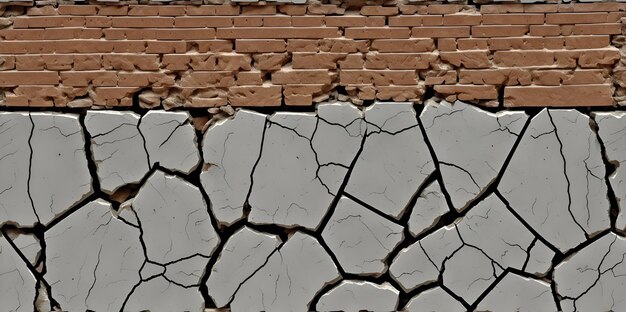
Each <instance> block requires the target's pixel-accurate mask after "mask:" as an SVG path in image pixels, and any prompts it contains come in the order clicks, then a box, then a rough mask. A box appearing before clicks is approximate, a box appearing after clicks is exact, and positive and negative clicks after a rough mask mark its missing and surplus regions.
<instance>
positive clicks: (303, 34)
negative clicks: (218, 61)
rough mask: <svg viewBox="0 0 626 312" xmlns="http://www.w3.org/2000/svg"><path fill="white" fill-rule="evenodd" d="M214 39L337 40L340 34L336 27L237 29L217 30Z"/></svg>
mask: <svg viewBox="0 0 626 312" xmlns="http://www.w3.org/2000/svg"><path fill="white" fill-rule="evenodd" d="M216 37H217V38H221V39H279V38H280V39H288V38H298V39H311V38H337V37H340V34H339V29H338V28H337V27H306V28H291V27H263V28H254V27H250V28H248V27H239V28H218V29H217V35H216Z"/></svg>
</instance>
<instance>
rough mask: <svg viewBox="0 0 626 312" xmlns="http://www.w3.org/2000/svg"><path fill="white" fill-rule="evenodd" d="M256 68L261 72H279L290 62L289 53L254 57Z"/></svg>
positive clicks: (263, 54) (265, 54)
mask: <svg viewBox="0 0 626 312" xmlns="http://www.w3.org/2000/svg"><path fill="white" fill-rule="evenodd" d="M252 58H253V59H254V67H255V68H257V69H260V70H279V69H281V68H282V67H283V65H285V64H286V63H287V62H288V61H289V55H288V54H287V53H262V54H255V55H253V56H252Z"/></svg>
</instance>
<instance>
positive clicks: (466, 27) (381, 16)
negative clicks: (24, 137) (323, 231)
mask: <svg viewBox="0 0 626 312" xmlns="http://www.w3.org/2000/svg"><path fill="white" fill-rule="evenodd" d="M624 11H626V3H614V2H613V3H578V4H506V5H504V4H493V5H482V6H480V5H466V4H430V5H426V4H401V5H391V6H380V5H354V6H350V5H349V3H344V4H340V5H335V4H319V3H318V4H309V5H232V4H223V5H163V6H154V5H153V6H148V5H129V6H127V5H122V6H113V5H87V4H85V5H58V6H56V7H55V6H42V7H22V6H8V7H6V10H5V11H4V17H3V18H1V19H0V25H1V26H0V27H3V28H4V29H2V30H0V43H1V44H0V60H2V64H1V65H0V87H1V88H2V101H1V102H0V103H3V105H6V106H11V107H15V106H32V107H52V106H55V107H65V106H70V107H90V106H97V107H120V106H122V107H124V106H131V100H130V99H131V98H132V97H133V96H139V98H140V100H141V103H142V105H143V106H145V107H157V106H160V105H162V106H163V107H165V108H167V109H169V108H173V107H180V106H183V107H214V106H222V105H226V104H230V105H233V106H280V105H288V106H302V105H311V104H312V103H314V102H320V101H324V100H327V99H329V98H333V99H340V100H351V101H353V102H354V103H362V102H363V101H370V100H395V101H413V102H422V101H423V99H424V94H432V93H436V94H439V95H440V96H441V97H443V98H446V99H447V100H449V101H454V100H455V99H460V100H463V101H471V102H475V103H479V104H481V105H486V106H498V105H504V106H546V105H550V106H612V105H616V104H620V103H622V102H623V101H624V96H626V91H625V90H624V89H623V88H622V86H623V85H624V81H625V78H624V77H623V73H624V66H623V65H622V63H621V59H622V53H620V48H621V47H622V44H623V43H624V41H625V37H624V36H623V30H622V17H623V16H625V15H626V12H624Z"/></svg>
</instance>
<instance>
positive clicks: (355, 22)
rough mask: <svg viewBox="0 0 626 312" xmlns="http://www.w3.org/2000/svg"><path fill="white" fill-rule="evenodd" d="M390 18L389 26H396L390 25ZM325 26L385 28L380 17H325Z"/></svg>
mask: <svg viewBox="0 0 626 312" xmlns="http://www.w3.org/2000/svg"><path fill="white" fill-rule="evenodd" d="M392 18H393V17H390V18H389V20H390V23H389V25H390V26H396V25H392V24H391V19H392ZM326 26H331V27H359V26H360V27H365V26H369V27H382V26H385V18H384V17H382V16H380V17H379V16H369V17H366V16H358V15H352V16H326Z"/></svg>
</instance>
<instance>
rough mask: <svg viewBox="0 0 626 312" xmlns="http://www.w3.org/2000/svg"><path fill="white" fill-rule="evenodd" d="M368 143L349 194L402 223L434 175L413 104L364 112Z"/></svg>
mask: <svg viewBox="0 0 626 312" xmlns="http://www.w3.org/2000/svg"><path fill="white" fill-rule="evenodd" d="M365 120H366V121H367V123H368V125H367V136H368V137H367V139H366V140H365V143H364V146H363V150H362V152H361V154H360V155H359V157H358V160H357V162H356V164H355V166H354V168H353V170H352V174H351V176H350V180H349V181H348V184H347V186H346V189H345V190H346V192H347V193H349V194H350V195H353V196H355V197H356V198H358V199H359V200H361V201H363V202H365V203H367V204H368V205H370V206H372V207H374V208H376V209H378V210H380V211H381V212H383V213H385V214H387V215H389V216H391V217H393V218H396V219H399V218H400V217H401V216H402V214H403V213H404V211H405V209H406V206H407V205H408V203H409V201H410V200H411V198H412V197H413V195H414V194H415V192H416V191H417V190H418V189H419V187H420V185H422V183H424V181H425V180H426V178H427V177H428V176H429V175H430V174H431V173H432V172H433V171H434V168H435V167H434V165H433V161H432V159H431V156H430V152H429V150H428V147H427V146H426V143H425V142H424V140H423V137H422V133H421V131H420V129H419V126H418V123H417V122H418V121H417V117H416V113H415V110H414V109H413V105H412V104H411V103H375V104H374V105H372V106H370V107H368V108H367V109H366V110H365Z"/></svg>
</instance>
